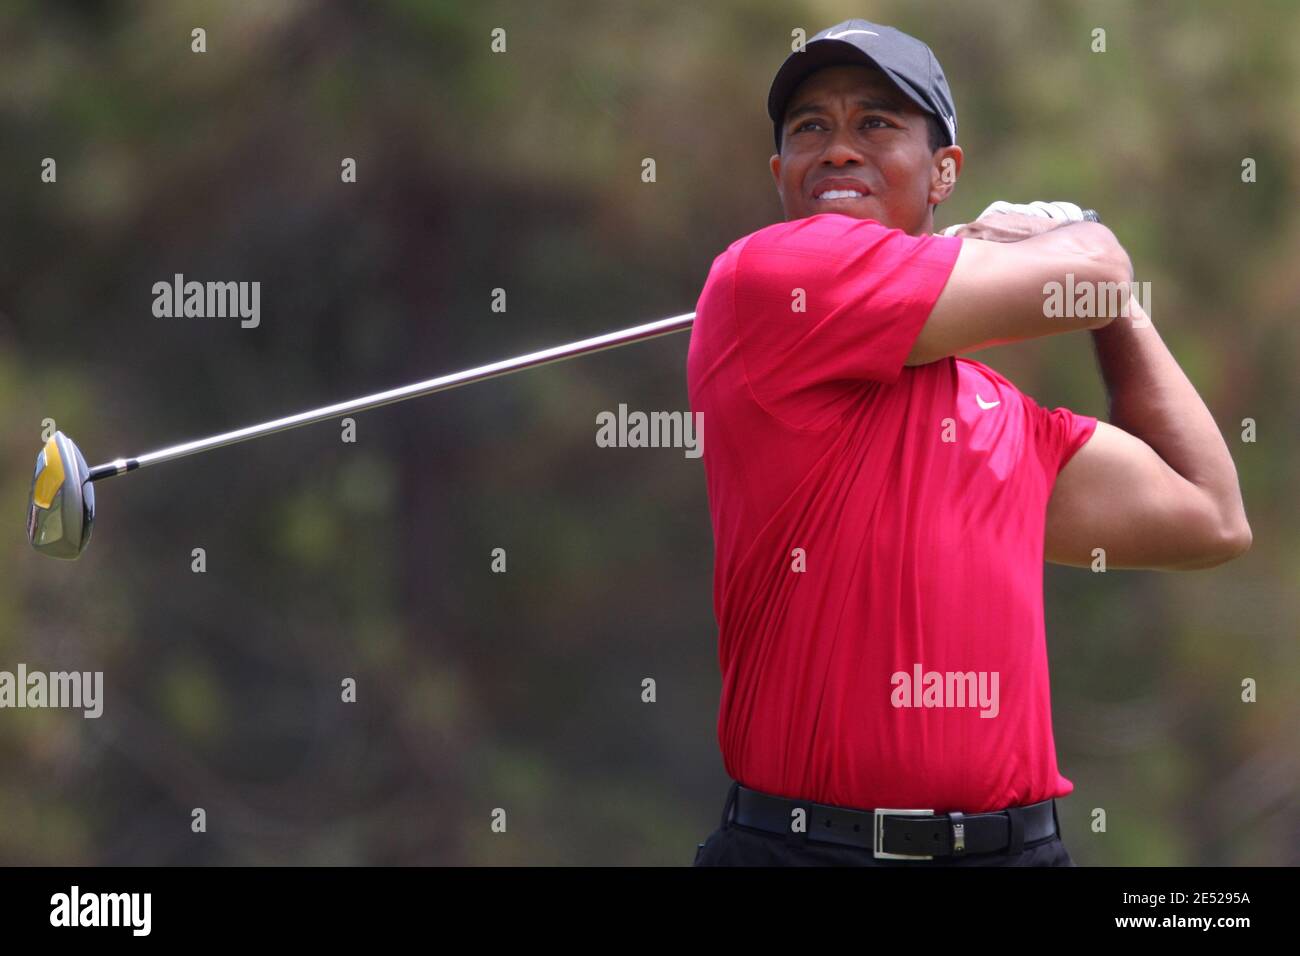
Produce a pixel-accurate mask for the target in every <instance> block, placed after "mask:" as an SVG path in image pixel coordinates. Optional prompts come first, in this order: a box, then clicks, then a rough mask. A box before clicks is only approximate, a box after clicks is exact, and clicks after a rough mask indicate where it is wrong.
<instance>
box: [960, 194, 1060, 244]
mask: <svg viewBox="0 0 1300 956" xmlns="http://www.w3.org/2000/svg"><path fill="white" fill-rule="evenodd" d="M997 212H1015V213H1020V215H1022V216H1038V217H1039V218H1040V219H1054V220H1056V221H1057V222H1083V210H1082V209H1080V208H1079V207H1078V206H1076V205H1075V204H1074V203H1072V202H1063V201H1061V200H1057V201H1055V202H1044V201H1043V200H1041V199H1038V200H1035V201H1034V202H1031V203H1013V202H1006V201H1005V200H1002V199H999V200H998V201H997V202H995V203H990V204H989V206H988V208H987V209H985V210H984V211H983V212H982V213H980V214H979V216H978V217H977V218H979V219H983V218H984V217H985V216H988V215H990V214H992V213H997ZM963 225H965V223H960V222H959V223H957V224H956V225H953V226H949V227H948V228H947V229H945V230H944V231H943V234H944V235H945V236H951V235H952V234H953V233H955V232H956V231H957V230H958V229H960V228H961V227H962V226H963Z"/></svg>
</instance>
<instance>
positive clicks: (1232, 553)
mask: <svg viewBox="0 0 1300 956" xmlns="http://www.w3.org/2000/svg"><path fill="white" fill-rule="evenodd" d="M1253 542H1254V534H1253V533H1252V532H1251V530H1250V524H1249V523H1248V522H1247V521H1246V520H1245V518H1242V519H1241V520H1240V521H1236V522H1233V523H1231V524H1227V525H1224V526H1223V527H1222V530H1221V531H1220V532H1219V533H1218V534H1217V535H1215V536H1214V538H1213V539H1212V540H1211V541H1210V542H1209V543H1208V544H1207V545H1206V546H1205V547H1203V548H1201V549H1200V552H1201V553H1200V554H1198V555H1197V556H1196V557H1195V558H1193V559H1191V560H1188V561H1185V562H1183V563H1182V564H1180V565H1178V566H1177V569H1178V570H1183V571H1198V570H1202V569H1204V568H1217V567H1218V566H1219V565H1221V564H1227V563H1228V562H1229V561H1232V560H1233V559H1235V558H1239V557H1241V556H1242V555H1243V554H1245V553H1246V552H1247V551H1249V550H1250V546H1251V544H1252V543H1253Z"/></svg>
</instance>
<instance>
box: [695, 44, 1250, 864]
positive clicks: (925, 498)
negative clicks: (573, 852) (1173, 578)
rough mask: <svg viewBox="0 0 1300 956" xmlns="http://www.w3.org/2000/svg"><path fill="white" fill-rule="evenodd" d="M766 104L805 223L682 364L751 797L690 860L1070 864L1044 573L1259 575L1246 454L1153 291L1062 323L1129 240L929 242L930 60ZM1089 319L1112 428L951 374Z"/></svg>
mask: <svg viewBox="0 0 1300 956" xmlns="http://www.w3.org/2000/svg"><path fill="white" fill-rule="evenodd" d="M768 110H769V115H770V116H771V118H772V120H773V123H774V132H775V138H776V149H777V152H776V154H775V155H774V156H772V158H771V169H772V175H773V178H774V180H775V182H776V188H777V192H778V194H779V196H780V198H781V203H782V206H783V208H784V211H785V217H786V221H785V222H782V223H778V224H776V225H773V226H769V227H767V228H764V229H760V230H759V231H757V232H755V233H753V234H751V235H749V236H746V237H744V238H742V239H739V240H737V241H736V242H735V243H733V244H732V245H731V246H730V247H729V248H728V249H727V250H726V251H725V252H724V253H722V254H721V255H720V256H718V257H717V259H716V260H715V261H714V264H713V268H712V270H711V272H710V275H709V278H708V281H707V283H706V285H705V288H704V290H703V293H702V294H701V296H700V300H699V303H698V305H697V309H696V311H697V318H696V320H695V324H694V327H693V330H692V334H691V344H690V354H689V358H688V385H689V391H690V399H691V406H692V410H694V411H700V412H703V413H704V417H705V419H706V420H707V424H708V430H709V441H708V442H707V443H706V446H705V450H704V464H705V470H706V475H707V481H708V493H709V502H710V508H711V511H712V520H713V531H714V543H715V569H714V570H715V579H714V608H715V612H716V615H717V619H718V626H719V662H720V665H721V669H722V698H721V705H720V708H719V716H718V737H719V742H720V744H721V748H722V753H723V758H724V764H725V766H726V769H727V772H728V774H729V775H730V776H731V777H732V778H733V781H734V783H733V784H732V786H731V788H730V791H729V793H728V795H727V799H726V801H725V804H724V810H723V820H722V825H721V826H720V827H719V829H718V830H716V831H715V832H714V833H712V834H711V835H710V836H709V837H708V839H707V841H706V842H705V843H703V844H700V845H699V849H698V850H697V854H696V860H695V862H696V864H697V865H761V864H813V865H821V864H825V865H880V866H904V867H906V866H913V867H915V866H942V865H963V866H977V865H1014V866H1027V865H1044V866H1071V865H1073V862H1072V861H1071V859H1070V856H1069V853H1068V852H1067V851H1066V849H1065V847H1064V846H1063V844H1062V842H1061V837H1060V833H1059V829H1058V820H1057V814H1056V805H1055V800H1056V798H1057V797H1062V796H1065V795H1067V794H1068V793H1070V792H1071V790H1072V789H1073V784H1072V783H1071V782H1070V781H1069V780H1067V779H1066V778H1065V777H1063V776H1062V775H1061V774H1060V773H1059V772H1058V769H1057V764H1056V754H1055V744H1054V741H1053V737H1052V725H1051V702H1050V695H1049V686H1048V672H1047V654H1046V640H1045V635H1044V627H1043V599H1042V598H1043V595H1042V566H1043V561H1044V559H1046V560H1048V561H1052V562H1055V563H1059V564H1067V565H1073V566H1076V567H1090V566H1092V564H1093V563H1094V561H1096V560H1097V558H1098V556H1099V555H1104V560H1105V566H1106V567H1107V568H1108V569H1115V568H1162V569H1191V568H1207V567H1212V566H1214V565H1216V564H1220V563H1222V562H1224V561H1227V560H1229V559H1231V558H1232V557H1235V556H1237V555H1239V554H1241V553H1243V552H1244V551H1245V550H1246V549H1247V548H1248V547H1249V546H1250V541H1251V532H1250V527H1249V524H1248V523H1247V520H1246V515H1245V510H1244V507H1243V504H1242V500H1241V494H1240V490H1239V488H1238V484H1237V477H1236V472H1235V469H1234V467H1233V463H1232V459H1231V457H1230V455H1229V453H1228V450H1227V447H1226V445H1225V444H1224V441H1223V439H1222V437H1221V436H1220V434H1219V431H1218V429H1217V427H1216V425H1215V423H1214V419H1213V418H1212V416H1211V415H1210V413H1209V411H1208V410H1207V409H1206V407H1205V405H1204V403H1203V402H1202V401H1201V399H1200V397H1199V396H1198V395H1197V394H1196V391H1195V389H1194V388H1193V387H1192V386H1191V384H1190V383H1189V382H1188V380H1187V378H1186V377H1185V376H1184V375H1183V373H1182V371H1181V370H1180V369H1179V367H1178V365H1177V363H1176V362H1175V361H1174V359H1173V357H1172V356H1171V355H1170V353H1169V351H1168V350H1167V349H1166V348H1165V346H1164V344H1163V343H1162V341H1161V339H1160V335H1159V334H1158V332H1157V331H1156V329H1155V327H1154V326H1153V325H1151V324H1150V322H1149V321H1142V319H1144V318H1145V316H1144V315H1142V313H1141V310H1140V308H1138V307H1137V302H1136V300H1130V302H1128V303H1126V304H1131V305H1132V306H1134V307H1135V312H1134V313H1133V314H1132V315H1130V316H1127V317H1126V316H1125V315H1120V316H1118V317H1116V315H1115V314H1114V313H1115V311H1116V310H1114V309H1109V310H1107V311H1106V314H1104V315H1102V316H1100V317H1095V318H1094V317H1091V316H1087V317H1082V318H1061V317H1058V316H1057V314H1056V313H1054V312H1052V311H1051V310H1050V309H1049V308H1047V307H1046V305H1045V300H1046V296H1045V289H1046V288H1048V287H1049V283H1053V282H1057V283H1061V284H1062V286H1065V285H1066V284H1067V283H1068V282H1073V284H1074V285H1073V287H1074V288H1075V289H1082V288H1084V287H1085V286H1086V285H1087V284H1089V283H1091V284H1095V285H1096V286H1097V287H1098V289H1099V290H1101V289H1105V288H1106V287H1105V286H1103V285H1101V284H1102V283H1128V282H1130V281H1131V280H1132V278H1133V276H1132V271H1131V265H1130V262H1129V258H1128V255H1127V254H1126V253H1125V251H1124V249H1123V248H1122V247H1121V246H1120V244H1119V242H1118V241H1117V240H1116V239H1115V236H1114V235H1113V234H1112V233H1111V232H1110V230H1109V229H1107V228H1106V227H1105V226H1103V225H1101V224H1100V223H1094V222H1084V221H1078V222H1073V221H1071V222H1061V221H1058V220H1057V219H1048V218H1037V217H1035V216H1031V215H1024V214H1021V213H1016V212H997V213H990V214H988V215H985V216H983V217H981V218H980V219H979V220H977V221H976V222H974V223H971V224H969V225H966V226H963V227H960V228H959V229H957V230H956V231H955V234H953V235H950V236H949V235H936V234H935V232H934V208H935V206H937V205H939V204H940V203H942V202H943V201H944V200H946V199H947V198H948V197H949V196H950V195H951V193H952V190H953V188H954V186H955V183H956V181H957V177H958V176H959V174H960V172H961V166H962V150H961V148H960V147H959V146H958V145H957V144H956V138H957V118H956V110H955V109H954V107H953V102H952V95H951V93H950V91H949V89H948V84H947V81H946V80H945V78H944V74H943V71H942V69H941V68H940V67H939V64H938V62H937V61H936V60H935V58H934V56H933V54H932V53H931V51H930V50H929V48H928V47H927V46H926V45H925V44H923V43H921V42H920V41H919V40H916V39H914V38H913V37H910V36H908V35H906V34H903V33H900V32H899V31H897V30H894V29H891V28H889V27H883V26H879V25H877V24H872V23H868V22H866V21H863V20H850V21H847V22H845V23H841V24H838V25H837V26H835V27H832V28H830V29H829V30H825V31H823V32H822V33H819V34H818V35H817V36H815V37H814V38H813V39H812V40H811V41H810V42H809V43H808V45H807V47H806V49H805V50H803V51H798V52H795V53H793V54H791V56H790V57H789V58H788V59H787V60H786V62H785V63H784V65H783V66H782V67H781V69H780V70H779V72H778V73H777V75H776V78H775V80H774V82H773V84H772V89H771V93H770V95H769V100H768ZM1004 208H1005V207H1004ZM1021 208H1022V209H1023V208H1028V207H1021ZM1034 208H1035V210H1039V209H1044V208H1046V209H1050V210H1052V212H1053V214H1054V215H1057V216H1059V217H1060V218H1069V219H1080V218H1082V217H1081V216H1079V215H1078V213H1079V209H1078V207H1077V206H1073V205H1071V204H1068V203H1060V204H1039V205H1038V206H1036V207H1034ZM1122 288H1127V286H1126V285H1125V286H1122ZM1083 329H1088V330H1091V332H1092V336H1093V339H1094V343H1095V349H1096V353H1097V356H1098V359H1099V363H1100V366H1101V372H1102V377H1103V379H1104V381H1105V384H1106V388H1107V391H1108V395H1109V401H1110V417H1111V420H1112V421H1111V422H1110V423H1107V422H1100V421H1098V420H1097V419H1095V418H1092V417H1089V416H1086V415H1080V414H1076V413H1074V412H1072V411H1070V410H1068V409H1065V408H1054V409H1051V410H1048V409H1045V408H1043V407H1041V406H1040V405H1038V404H1037V403H1036V402H1035V401H1034V400H1033V399H1032V398H1030V397H1029V396H1028V395H1025V394H1024V393H1022V392H1020V391H1019V390H1018V389H1017V388H1016V387H1015V386H1014V385H1013V384H1012V383H1011V382H1009V381H1007V379H1005V378H1004V377H1003V376H1001V375H999V374H998V373H997V372H995V371H993V370H992V369H990V368H988V367H987V366H985V365H983V364H981V363H979V362H976V361H973V360H971V359H967V358H959V357H957V356H958V355H959V353H963V352H969V351H973V350H975V349H978V348H982V347H984V346H987V345H992V344H996V343H1003V342H1013V341H1020V340H1024V339H1031V338H1037V337H1041V336H1047V335H1055V334H1060V333H1065V332H1071V331H1075V332H1077V331H1080V330H1083Z"/></svg>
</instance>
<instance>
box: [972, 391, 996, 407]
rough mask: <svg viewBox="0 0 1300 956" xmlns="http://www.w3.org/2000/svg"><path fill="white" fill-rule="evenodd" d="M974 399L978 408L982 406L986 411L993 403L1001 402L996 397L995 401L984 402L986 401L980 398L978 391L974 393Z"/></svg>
mask: <svg viewBox="0 0 1300 956" xmlns="http://www.w3.org/2000/svg"><path fill="white" fill-rule="evenodd" d="M975 401H977V402H979V406H980V408H983V409H985V410H986V411H987V410H988V409H990V408H992V407H993V406H994V405H1001V404H1002V400H1001V399H998V401H996V402H986V401H984V399H982V398H980V396H979V393H978V392H976V393H975Z"/></svg>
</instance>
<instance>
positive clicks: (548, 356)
mask: <svg viewBox="0 0 1300 956" xmlns="http://www.w3.org/2000/svg"><path fill="white" fill-rule="evenodd" d="M1083 216H1084V219H1085V220H1088V221H1090V222H1100V221H1101V220H1100V219H1099V218H1098V216H1097V213H1096V211H1095V210H1092V209H1085V210H1084V211H1083ZM694 321H695V313H694V312H688V313H685V314H683V315H676V316H672V317H671V318H667V319H659V320H658V321H655V322H647V323H646V324H644V325H637V326H633V327H632V328H630V329H623V330H622V331H620V332H608V333H606V334H605V335H597V336H594V337H592V338H589V339H582V340H581V341H578V342H571V343H569V344H568V345H557V346H555V347H554V348H549V349H542V350H541V351H540V352H530V353H528V354H527V355H520V356H517V357H515V358H510V359H503V360H502V361H500V362H492V363H490V364H488V365H480V366H478V367H477V368H471V369H466V370H465V371H463V372H453V373H452V374H450V375H442V376H439V377H438V378H431V379H428V380H426V381H423V382H415V383H414V384H412V385H405V386H403V387H401V388H395V389H391V390H389V391H387V392H378V393H376V394H374V395H365V396H363V397H361V398H355V399H353V400H352V401H349V402H340V403H338V404H337V405H328V406H326V407H324V408H315V409H311V410H309V411H305V412H299V413H298V414H296V415H289V416H287V417H285V418H277V419H275V420H274V421H269V422H264V423H263V424H261V425H250V426H249V427H247V428H240V429H237V430H235V431H231V432H222V433H221V434H220V435H213V436H211V437H210V438H200V439H198V440H197V441H190V442H183V443H181V444H179V445H171V446H170V447H167V448H161V449H159V450H158V451H151V452H147V453H146V454H143V455H137V456H136V457H134V458H115V459H113V460H112V461H110V462H106V463H105V464H102V465H96V466H95V467H94V468H89V467H87V466H86V459H85V457H84V456H83V455H82V454H81V450H80V449H79V448H78V447H77V445H76V443H75V442H73V441H72V439H71V438H69V437H68V436H67V435H65V434H63V432H61V431H59V432H55V433H54V435H53V437H51V438H50V439H49V441H47V442H46V443H45V447H44V448H43V449H41V452H40V454H38V455H37V456H36V470H35V472H34V473H33V475H32V489H31V494H30V496H29V498H28V501H27V539H28V540H29V541H31V543H32V547H33V548H35V549H36V550H37V551H39V552H40V553H41V554H46V555H49V556H50V557H54V558H68V559H71V558H76V557H79V556H80V555H81V553H82V552H83V551H85V550H86V546H87V545H88V544H89V543H90V532H91V529H92V528H93V527H94V524H95V490H94V488H93V487H92V486H93V484H94V482H96V481H102V480H103V479H105V478H112V477H113V476H114V475H121V474H125V473H126V472H128V471H135V470H136V469H138V468H144V467H146V466H148V465H156V464H158V463H159V462H164V461H172V460H174V459H176V458H184V457H185V456H187V455H196V454H198V453H199V452H204V451H211V450H212V449H213V448H220V447H221V446H223V445H233V444H235V443H237V442H242V441H248V440H250V439H253V438H261V437H262V436H263V435H271V434H274V433H276V432H282V431H286V430H288V429H290V428H297V427H299V426H300V425H310V424H312V423H313V422H319V421H323V420H324V419H327V418H337V417H339V416H340V415H347V414H350V413H352V412H363V411H366V410H367V409H371V408H378V407H379V406H381V405H390V404H392V403H393V402H403V401H406V400H407V399H408V398H419V397H421V396H423V395H432V394H433V393H434V392H441V391H445V390H447V389H449V388H456V387H458V386H461V385H468V384H470V383H471V382H481V381H483V380H484V379H489V378H495V377H496V376H498V375H508V374H509V373H511V372H518V371H521V370H523V369H526V368H536V367H537V366H539V365H547V364H549V363H551V362H560V361H563V360H564V359H570V358H575V357H577V356H579V355H590V354H591V353H593V352H600V351H602V350H604V349H611V348H616V347H617V346H620V345H629V344H631V343H632V342H644V341H645V340H647V339H653V338H656V337H658V336H660V335H668V334H669V333H672V332H681V331H683V330H685V329H688V328H690V327H691V324H692V323H693V322H694Z"/></svg>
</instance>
